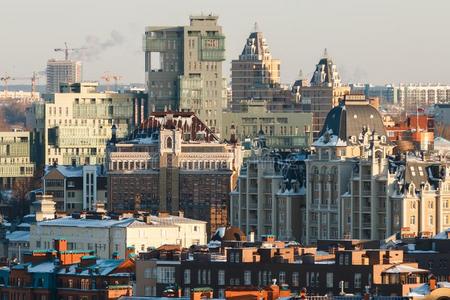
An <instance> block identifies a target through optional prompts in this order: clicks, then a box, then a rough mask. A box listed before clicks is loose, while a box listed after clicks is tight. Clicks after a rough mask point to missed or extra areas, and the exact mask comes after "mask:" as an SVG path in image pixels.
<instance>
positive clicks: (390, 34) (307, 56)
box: [0, 0, 450, 84]
mask: <svg viewBox="0 0 450 300" xmlns="http://www.w3.org/2000/svg"><path fill="white" fill-rule="evenodd" d="M0 12H1V16H0V76H3V74H5V73H8V74H9V75H10V76H16V77H22V76H29V75H31V73H32V71H41V70H44V69H45V64H46V61H47V59H48V58H52V57H62V56H63V54H62V53H55V52H54V51H53V49H54V48H57V47H63V45H64V42H65V41H67V42H68V44H69V46H71V47H81V46H86V45H88V46H89V47H90V49H91V50H89V52H88V54H89V59H88V60H87V61H84V79H87V80H99V79H100V77H101V76H102V74H103V73H104V72H105V71H108V72H110V73H115V74H119V75H121V76H123V80H122V81H123V82H143V81H144V59H143V52H142V35H143V33H144V27H145V26H148V25H185V24H186V25H187V24H188V22H189V18H188V17H189V15H190V14H198V13H201V12H203V13H205V14H208V13H211V12H212V13H214V14H218V15H219V17H220V18H219V22H220V24H221V25H222V26H223V30H224V32H225V35H226V48H227V52H226V56H227V60H226V61H225V62H224V76H226V77H227V78H228V76H229V69H230V60H231V59H234V58H237V56H238V55H239V53H240V52H241V50H242V47H243V45H244V43H245V39H246V37H247V36H248V34H249V33H250V31H252V30H253V24H254V23H255V22H257V23H258V25H259V28H260V30H261V31H263V32H264V34H265V36H266V39H267V42H268V44H269V47H270V49H271V51H272V54H273V56H274V57H275V58H279V59H281V72H282V81H283V82H286V83H291V82H292V81H293V80H294V79H295V78H296V77H297V74H298V71H299V69H302V70H303V73H304V74H308V76H309V75H310V74H311V73H312V72H313V70H314V66H315V64H316V63H317V61H318V59H319V58H320V56H321V55H322V53H323V49H324V48H328V53H329V54H330V55H331V56H332V57H333V59H334V61H335V63H336V64H337V65H338V68H339V70H340V72H341V77H342V79H343V81H345V82H353V81H359V82H362V81H364V82H367V81H369V82H373V83H389V82H394V83H397V82H441V83H444V82H445V83H450V76H449V70H450V16H449V12H450V1H449V0H428V1H424V0H376V1H372V0H341V1H339V0H322V1H319V0H310V1H303V0H278V1H269V0H239V1H237V0H177V1H176V0H159V1H156V0H127V1H125V0H121V1H119V0H95V1H94V0H73V1H61V0H38V1H33V0H0ZM40 83H41V84H42V83H44V82H43V81H41V82H40Z"/></svg>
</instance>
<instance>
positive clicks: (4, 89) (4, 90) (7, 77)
mask: <svg viewBox="0 0 450 300" xmlns="http://www.w3.org/2000/svg"><path fill="white" fill-rule="evenodd" d="M10 80H11V76H8V75H7V74H5V75H4V76H3V77H0V81H2V82H3V92H4V93H5V96H6V95H7V94H8V81H10Z"/></svg>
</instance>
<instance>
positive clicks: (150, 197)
mask: <svg viewBox="0 0 450 300" xmlns="http://www.w3.org/2000/svg"><path fill="white" fill-rule="evenodd" d="M241 163H242V158H241V149H240V146H239V145H238V144H236V142H234V143H232V142H230V143H222V142H219V140H218V137H217V136H216V135H215V134H214V133H213V132H212V131H211V130H210V129H209V127H208V126H207V125H206V124H205V123H203V122H202V121H201V120H200V119H199V118H198V117H197V116H196V115H195V114H194V113H192V112H161V113H158V112H156V113H153V114H152V115H151V116H150V117H149V118H148V119H147V120H146V121H145V122H144V123H143V124H142V125H141V127H140V128H139V129H137V130H136V131H135V133H134V134H133V135H132V136H131V139H129V140H128V141H122V142H119V143H116V144H114V145H112V146H111V147H110V149H109V152H108V160H107V168H108V186H109V191H108V207H109V209H110V210H113V211H127V210H147V211H160V212H171V213H177V212H178V211H180V210H181V211H183V212H184V213H185V215H186V216H187V217H189V218H193V219H198V220H204V221H206V222H208V223H209V225H210V228H209V229H210V232H214V231H215V230H216V229H217V227H220V226H224V225H226V223H227V222H228V208H229V201H230V198H229V197H230V195H229V193H230V191H231V190H232V189H233V188H234V186H235V182H236V177H237V174H238V172H239V168H240V166H241Z"/></svg>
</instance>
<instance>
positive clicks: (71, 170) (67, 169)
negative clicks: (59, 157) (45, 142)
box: [45, 165, 102, 178]
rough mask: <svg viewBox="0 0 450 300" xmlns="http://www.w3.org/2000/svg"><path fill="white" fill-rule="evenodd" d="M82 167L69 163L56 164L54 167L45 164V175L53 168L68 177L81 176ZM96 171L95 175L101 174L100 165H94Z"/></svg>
mask: <svg viewBox="0 0 450 300" xmlns="http://www.w3.org/2000/svg"><path fill="white" fill-rule="evenodd" d="M83 167H84V166H75V167H74V166H71V165H57V166H56V167H54V166H46V168H45V175H47V174H48V173H50V172H51V171H53V170H55V169H56V170H57V171H58V172H60V173H61V174H62V175H63V176H64V177H67V178H70V177H83ZM95 168H96V171H97V176H101V175H102V174H101V170H102V168H101V166H100V165H96V166H95Z"/></svg>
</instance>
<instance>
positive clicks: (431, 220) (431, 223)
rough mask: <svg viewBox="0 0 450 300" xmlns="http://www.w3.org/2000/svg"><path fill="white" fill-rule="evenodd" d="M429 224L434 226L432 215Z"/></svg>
mask: <svg viewBox="0 0 450 300" xmlns="http://www.w3.org/2000/svg"><path fill="white" fill-rule="evenodd" d="M428 223H429V224H430V225H433V216H432V215H430V216H429V217H428Z"/></svg>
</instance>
